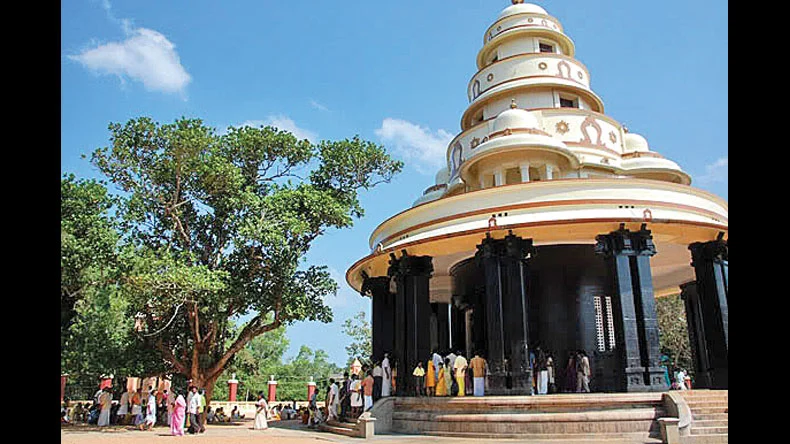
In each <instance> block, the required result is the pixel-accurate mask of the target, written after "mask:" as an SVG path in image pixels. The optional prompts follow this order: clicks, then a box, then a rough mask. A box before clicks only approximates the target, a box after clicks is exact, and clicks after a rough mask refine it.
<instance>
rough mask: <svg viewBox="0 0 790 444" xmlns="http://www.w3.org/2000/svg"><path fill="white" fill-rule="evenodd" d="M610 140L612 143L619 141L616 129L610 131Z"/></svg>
mask: <svg viewBox="0 0 790 444" xmlns="http://www.w3.org/2000/svg"><path fill="white" fill-rule="evenodd" d="M609 140H611V141H612V143H617V135H616V134H615V133H614V131H609Z"/></svg>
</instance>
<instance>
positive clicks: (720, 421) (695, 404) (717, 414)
mask: <svg viewBox="0 0 790 444" xmlns="http://www.w3.org/2000/svg"><path fill="white" fill-rule="evenodd" d="M680 393H681V395H682V396H683V398H684V399H685V400H686V403H687V404H688V406H689V409H691V417H692V420H691V425H689V433H688V435H686V436H683V437H682V438H681V440H682V442H683V444H712V443H726V442H727V438H728V436H729V432H728V425H727V422H728V416H729V413H728V412H729V391H728V390H684V391H681V392H680Z"/></svg>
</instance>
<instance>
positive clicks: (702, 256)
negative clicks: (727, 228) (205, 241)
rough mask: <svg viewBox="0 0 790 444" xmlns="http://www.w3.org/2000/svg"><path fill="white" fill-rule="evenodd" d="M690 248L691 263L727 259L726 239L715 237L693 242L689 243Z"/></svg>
mask: <svg viewBox="0 0 790 444" xmlns="http://www.w3.org/2000/svg"><path fill="white" fill-rule="evenodd" d="M689 250H691V265H692V266H694V263H695V262H697V261H716V262H722V261H728V260H729V252H728V248H727V241H725V240H721V239H716V240H712V241H709V242H694V243H693V244H691V245H689Z"/></svg>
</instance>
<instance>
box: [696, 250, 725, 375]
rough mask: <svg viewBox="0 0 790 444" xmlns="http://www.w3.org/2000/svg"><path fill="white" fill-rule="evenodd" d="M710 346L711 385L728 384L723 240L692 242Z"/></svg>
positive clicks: (702, 310)
mask: <svg viewBox="0 0 790 444" xmlns="http://www.w3.org/2000/svg"><path fill="white" fill-rule="evenodd" d="M689 249H690V250H691V259H692V264H691V265H692V266H693V267H694V272H695V274H696V277H697V280H696V283H697V295H698V300H699V307H700V318H701V321H702V322H701V324H702V328H703V330H704V340H705V345H706V348H707V352H708V353H707V355H708V365H709V376H710V383H711V387H710V388H721V389H723V388H728V387H729V381H728V380H729V376H728V375H729V370H728V369H729V309H728V304H727V301H728V288H727V277H728V276H727V273H728V263H729V257H728V247H727V242H726V241H724V240H721V239H717V240H715V241H710V242H695V243H693V244H691V245H689Z"/></svg>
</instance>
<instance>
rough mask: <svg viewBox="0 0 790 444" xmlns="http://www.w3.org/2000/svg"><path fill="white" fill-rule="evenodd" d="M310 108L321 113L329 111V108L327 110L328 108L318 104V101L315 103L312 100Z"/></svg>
mask: <svg viewBox="0 0 790 444" xmlns="http://www.w3.org/2000/svg"><path fill="white" fill-rule="evenodd" d="M310 106H312V107H313V108H315V109H317V110H319V111H329V108H327V107H326V106H324V105H322V104H320V103H318V102H317V101H315V100H313V99H310Z"/></svg>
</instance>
